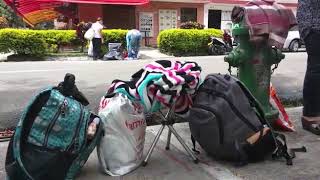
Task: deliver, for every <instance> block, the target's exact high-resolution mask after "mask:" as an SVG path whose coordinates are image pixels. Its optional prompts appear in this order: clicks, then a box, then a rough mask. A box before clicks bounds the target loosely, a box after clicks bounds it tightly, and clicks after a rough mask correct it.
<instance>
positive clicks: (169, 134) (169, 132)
mask: <svg viewBox="0 0 320 180" xmlns="http://www.w3.org/2000/svg"><path fill="white" fill-rule="evenodd" d="M170 143H171V131H170V129H169V130H168V138H167V146H166V150H169V149H170Z"/></svg>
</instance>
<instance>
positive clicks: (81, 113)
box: [67, 102, 84, 151]
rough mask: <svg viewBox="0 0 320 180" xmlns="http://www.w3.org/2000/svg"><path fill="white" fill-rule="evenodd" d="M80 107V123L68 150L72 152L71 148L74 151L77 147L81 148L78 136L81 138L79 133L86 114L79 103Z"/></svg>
mask: <svg viewBox="0 0 320 180" xmlns="http://www.w3.org/2000/svg"><path fill="white" fill-rule="evenodd" d="M78 103H79V105H80V118H79V121H78V124H77V127H76V131H75V133H74V135H73V137H72V141H71V143H70V144H69V147H68V148H67V150H68V151H70V148H71V147H72V146H73V149H76V148H77V147H76V146H79V143H78V142H77V140H78V138H77V137H78V136H79V133H80V125H81V124H82V121H83V119H84V117H83V116H84V113H83V106H82V104H81V103H80V102H78Z"/></svg>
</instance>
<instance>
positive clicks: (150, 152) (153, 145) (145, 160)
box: [142, 124, 166, 166]
mask: <svg viewBox="0 0 320 180" xmlns="http://www.w3.org/2000/svg"><path fill="white" fill-rule="evenodd" d="M165 126H166V125H164V124H163V125H162V126H161V128H160V130H159V131H158V133H157V135H156V137H155V138H154V140H153V142H152V144H151V147H150V149H149V150H148V153H147V156H146V158H145V159H144V161H143V162H142V165H143V166H146V165H147V163H148V159H149V157H150V156H151V154H152V152H153V150H154V148H155V146H156V144H157V143H158V141H159V139H160V136H161V134H162V132H163V129H164V127H165Z"/></svg>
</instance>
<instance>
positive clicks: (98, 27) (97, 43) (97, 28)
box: [91, 17, 104, 60]
mask: <svg viewBox="0 0 320 180" xmlns="http://www.w3.org/2000/svg"><path fill="white" fill-rule="evenodd" d="M91 28H92V29H93V31H94V36H93V39H92V45H93V60H97V59H101V58H102V52H101V45H102V44H103V42H104V41H103V36H102V29H103V21H102V19H101V18H100V17H99V18H97V22H95V23H93V24H92V26H91Z"/></svg>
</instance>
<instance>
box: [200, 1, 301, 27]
mask: <svg viewBox="0 0 320 180" xmlns="http://www.w3.org/2000/svg"><path fill="white" fill-rule="evenodd" d="M276 1H277V2H279V3H281V4H283V5H285V6H286V7H288V8H290V9H292V11H293V13H294V14H296V11H297V4H298V0H276ZM247 2H248V0H211V2H210V3H207V4H205V5H204V13H203V14H204V16H203V17H204V19H203V22H204V25H205V27H206V28H216V29H231V27H232V22H231V12H232V9H233V8H234V6H241V5H245V4H246V3H247Z"/></svg>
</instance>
